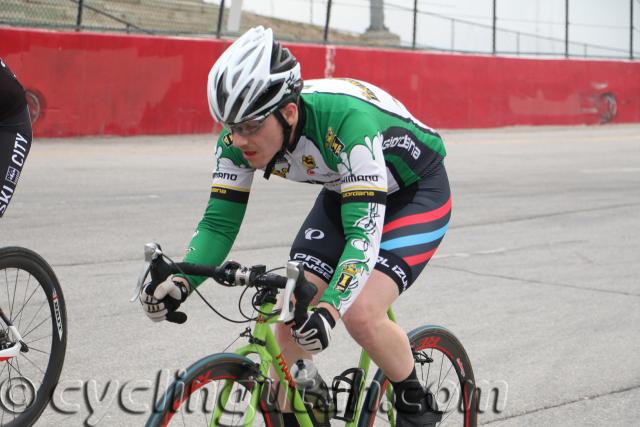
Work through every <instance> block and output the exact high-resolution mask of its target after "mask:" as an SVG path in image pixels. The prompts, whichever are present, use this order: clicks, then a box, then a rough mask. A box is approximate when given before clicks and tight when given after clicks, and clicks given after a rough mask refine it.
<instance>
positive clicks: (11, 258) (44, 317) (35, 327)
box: [0, 247, 67, 427]
mask: <svg viewBox="0 0 640 427" xmlns="http://www.w3.org/2000/svg"><path fill="white" fill-rule="evenodd" d="M0 308H2V310H3V312H4V314H5V315H6V316H7V317H8V318H9V320H10V322H11V323H12V324H13V326H15V327H16V329H17V330H18V333H19V334H20V335H21V336H22V340H23V341H24V343H25V344H26V345H27V347H28V351H27V352H23V351H21V352H20V353H19V354H18V356H16V357H12V358H9V359H7V360H3V361H0V410H1V411H2V414H1V415H0V425H2V426H21V427H22V426H30V425H32V424H33V423H34V422H35V421H36V420H37V419H38V417H39V416H40V414H42V411H43V410H44V409H45V407H46V406H47V404H48V402H49V400H50V398H51V394H52V392H53V389H54V388H55V386H56V384H57V383H58V379H59V378H60V372H61V371H62V365H63V363H64V355H65V350H66V347H67V324H66V322H67V314H66V308H65V304H64V296H63V294H62V289H61V288H60V284H59V283H58V279H57V278H56V275H55V274H54V272H53V270H52V269H51V267H50V266H49V264H47V262H46V261H45V260H44V259H42V257H41V256H39V255H38V254H36V253H35V252H33V251H30V250H28V249H24V248H17V247H7V248H1V249H0ZM14 342H15V337H14V336H13V333H12V332H11V331H10V330H9V328H8V327H7V325H6V324H5V323H4V322H3V321H1V320H0V348H6V347H7V346H11V345H12V344H13V343H14Z"/></svg>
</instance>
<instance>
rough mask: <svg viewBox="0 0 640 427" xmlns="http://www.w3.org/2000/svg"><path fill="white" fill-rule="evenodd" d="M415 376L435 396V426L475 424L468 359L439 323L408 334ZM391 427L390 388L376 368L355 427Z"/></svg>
mask: <svg viewBox="0 0 640 427" xmlns="http://www.w3.org/2000/svg"><path fill="white" fill-rule="evenodd" d="M409 341H410V343H411V348H412V350H413V355H414V359H415V364H416V372H417V373H418V378H419V379H420V382H421V384H422V385H423V386H424V387H428V389H429V391H430V392H431V393H432V394H433V396H434V397H435V401H436V404H437V406H438V410H439V411H442V412H443V414H442V419H441V420H440V423H438V426H452V427H453V426H462V427H475V426H476V425H477V421H478V420H477V416H478V411H477V407H478V400H477V392H476V386H475V384H476V382H475V378H474V376H473V370H472V369H471V362H470V361H469V357H468V356H467V353H466V351H465V350H464V348H463V347H462V344H461V343H460V341H458V339H457V338H456V337H455V336H454V335H453V334H452V333H451V332H449V331H448V330H447V329H445V328H443V327H440V326H422V327H419V328H417V329H414V330H413V331H411V332H410V333H409ZM372 426H395V410H394V407H393V390H392V388H391V387H390V383H389V380H388V379H387V378H386V377H385V376H384V374H383V373H382V371H381V370H380V369H378V371H377V372H376V375H375V377H374V378H373V381H372V383H371V387H370V388H369V391H368V392H367V396H366V398H365V401H364V405H363V407H362V411H361V413H360V418H359V420H358V427H372Z"/></svg>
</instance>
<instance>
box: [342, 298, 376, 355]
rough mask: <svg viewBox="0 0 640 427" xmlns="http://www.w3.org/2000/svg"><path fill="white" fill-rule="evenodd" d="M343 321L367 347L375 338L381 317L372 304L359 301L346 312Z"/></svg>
mask: <svg viewBox="0 0 640 427" xmlns="http://www.w3.org/2000/svg"><path fill="white" fill-rule="evenodd" d="M343 321H344V326H345V327H346V328H347V331H348V332H349V335H351V337H352V338H353V339H354V340H356V342H357V343H358V344H360V345H361V346H362V347H364V348H366V347H367V346H368V344H369V343H370V342H372V341H373V340H374V338H375V335H376V333H377V330H378V328H377V325H378V323H379V322H380V319H379V316H378V315H377V314H376V311H375V310H373V307H372V306H371V305H370V304H368V303H367V302H366V301H358V304H354V305H353V306H352V307H350V308H349V310H348V311H347V313H345V315H344V318H343Z"/></svg>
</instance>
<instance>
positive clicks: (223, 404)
mask: <svg viewBox="0 0 640 427" xmlns="http://www.w3.org/2000/svg"><path fill="white" fill-rule="evenodd" d="M254 391H255V392H256V393H258V394H257V395H256V394H255V393H254ZM271 391H272V389H271V387H269V383H268V382H266V383H265V382H263V381H262V379H261V376H260V374H259V372H258V370H257V368H256V365H255V363H253V362H252V361H251V360H249V359H247V358H246V357H242V356H239V355H237V354H233V353H222V354H214V355H211V356H207V357H205V358H204V359H201V360H200V361H198V362H196V363H194V364H193V365H192V366H190V367H189V368H188V369H187V370H186V371H185V372H184V373H183V374H182V375H180V376H179V378H178V379H177V380H176V382H174V383H173V384H172V385H171V386H170V387H169V388H168V389H167V391H166V393H165V394H164V396H163V397H161V398H160V400H159V401H158V402H157V403H156V405H155V407H154V409H153V413H152V414H151V416H150V417H149V420H148V421H147V424H146V426H147V427H159V426H163V427H164V426H168V425H175V426H203V425H205V426H209V425H215V426H240V425H242V426H244V425H246V422H247V417H248V416H249V414H255V416H254V420H253V424H252V425H255V426H274V427H282V426H283V425H284V424H283V421H282V416H281V414H280V411H279V410H278V405H277V402H276V400H275V397H274V395H273V393H272V392H271ZM252 396H255V397H254V401H256V400H257V404H256V405H255V406H254V404H253V403H252V402H251V400H252ZM256 407H257V408H256Z"/></svg>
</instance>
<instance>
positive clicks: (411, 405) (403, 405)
mask: <svg viewBox="0 0 640 427" xmlns="http://www.w3.org/2000/svg"><path fill="white" fill-rule="evenodd" d="M391 384H393V392H394V396H395V407H396V409H397V410H398V411H401V412H406V413H412V414H415V413H418V412H424V411H425V409H426V408H423V407H422V406H424V400H425V399H424V398H425V396H426V395H427V393H425V390H424V388H423V387H422V385H421V384H420V381H419V380H418V374H416V368H415V367H414V368H413V370H412V371H411V374H409V376H408V377H407V378H405V379H404V380H403V381H400V382H397V383H394V382H391Z"/></svg>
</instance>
